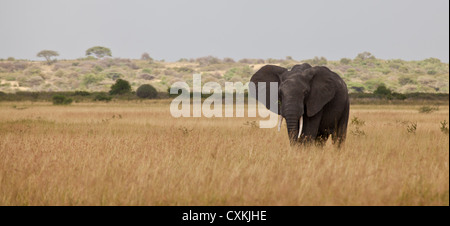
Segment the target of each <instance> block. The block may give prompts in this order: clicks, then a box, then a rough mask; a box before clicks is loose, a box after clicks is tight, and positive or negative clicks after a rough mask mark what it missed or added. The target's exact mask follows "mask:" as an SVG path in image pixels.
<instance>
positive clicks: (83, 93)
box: [75, 90, 91, 97]
mask: <svg viewBox="0 0 450 226" xmlns="http://www.w3.org/2000/svg"><path fill="white" fill-rule="evenodd" d="M89 95H91V93H89V92H87V91H78V90H77V91H75V96H83V97H85V96H89Z"/></svg>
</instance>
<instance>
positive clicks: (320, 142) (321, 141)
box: [316, 130, 330, 147]
mask: <svg viewBox="0 0 450 226" xmlns="http://www.w3.org/2000/svg"><path fill="white" fill-rule="evenodd" d="M329 136H330V133H329V132H328V131H326V130H325V131H322V132H319V134H318V135H317V137H316V146H319V147H323V146H324V145H325V143H326V142H327V140H328V137H329Z"/></svg>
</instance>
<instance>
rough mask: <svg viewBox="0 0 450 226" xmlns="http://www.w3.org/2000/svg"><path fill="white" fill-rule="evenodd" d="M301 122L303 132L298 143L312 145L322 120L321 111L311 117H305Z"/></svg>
mask: <svg viewBox="0 0 450 226" xmlns="http://www.w3.org/2000/svg"><path fill="white" fill-rule="evenodd" d="M304 117H305V119H304V120H303V122H304V123H303V131H302V136H301V137H300V143H304V144H311V143H313V142H314V141H315V140H316V138H317V136H318V134H319V125H320V121H321V119H322V111H320V112H319V113H317V114H316V115H314V116H313V117H306V116H304Z"/></svg>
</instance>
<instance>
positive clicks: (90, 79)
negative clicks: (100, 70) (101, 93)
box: [82, 73, 104, 86]
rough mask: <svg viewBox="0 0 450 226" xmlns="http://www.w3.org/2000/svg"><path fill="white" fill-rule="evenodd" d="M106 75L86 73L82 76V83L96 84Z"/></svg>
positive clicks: (86, 84)
mask: <svg viewBox="0 0 450 226" xmlns="http://www.w3.org/2000/svg"><path fill="white" fill-rule="evenodd" d="M103 79H104V77H103V76H102V75H96V74H93V73H89V74H85V75H84V76H83V78H82V80H83V81H82V83H83V85H85V86H89V85H91V84H96V83H98V82H100V81H102V80H103Z"/></svg>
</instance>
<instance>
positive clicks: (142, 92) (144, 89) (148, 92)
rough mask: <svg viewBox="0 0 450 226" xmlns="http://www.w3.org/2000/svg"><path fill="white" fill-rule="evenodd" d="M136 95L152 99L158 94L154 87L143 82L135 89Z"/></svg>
mask: <svg viewBox="0 0 450 226" xmlns="http://www.w3.org/2000/svg"><path fill="white" fill-rule="evenodd" d="M136 95H137V96H138V97H140V98H149V99H153V98H155V97H156V96H157V95H158V92H157V91H156V89H155V87H153V86H151V85H149V84H144V85H141V86H139V88H138V89H137V90H136Z"/></svg>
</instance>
